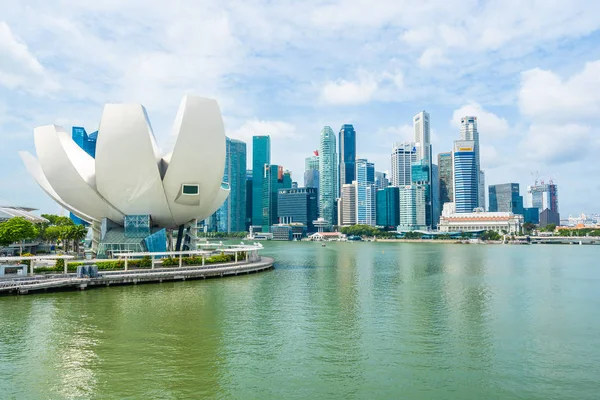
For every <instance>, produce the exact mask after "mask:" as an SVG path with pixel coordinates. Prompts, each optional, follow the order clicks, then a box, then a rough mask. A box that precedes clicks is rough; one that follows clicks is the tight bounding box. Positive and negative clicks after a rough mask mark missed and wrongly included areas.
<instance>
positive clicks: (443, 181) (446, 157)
mask: <svg viewBox="0 0 600 400" xmlns="http://www.w3.org/2000/svg"><path fill="white" fill-rule="evenodd" d="M438 167H439V171H440V178H439V182H440V183H439V184H440V196H439V198H440V207H443V206H444V203H452V202H453V201H454V173H453V169H452V153H451V152H448V153H440V154H438Z"/></svg>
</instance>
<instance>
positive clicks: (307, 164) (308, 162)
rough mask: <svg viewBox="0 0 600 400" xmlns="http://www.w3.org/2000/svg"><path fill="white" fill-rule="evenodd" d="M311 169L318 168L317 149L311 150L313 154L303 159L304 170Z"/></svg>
mask: <svg viewBox="0 0 600 400" xmlns="http://www.w3.org/2000/svg"><path fill="white" fill-rule="evenodd" d="M312 169H315V170H317V171H318V170H319V151H318V150H315V151H313V155H312V156H310V157H306V158H305V159H304V170H305V171H310V170H312Z"/></svg>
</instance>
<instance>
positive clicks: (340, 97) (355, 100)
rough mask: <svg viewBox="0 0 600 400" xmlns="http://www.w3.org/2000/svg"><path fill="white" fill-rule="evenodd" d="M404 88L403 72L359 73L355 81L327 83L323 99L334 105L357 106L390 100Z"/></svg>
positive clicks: (323, 89)
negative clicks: (373, 101)
mask: <svg viewBox="0 0 600 400" xmlns="http://www.w3.org/2000/svg"><path fill="white" fill-rule="evenodd" d="M403 86H404V76H403V75H402V73H401V72H399V71H395V72H388V71H383V72H381V73H378V74H375V73H371V72H367V71H363V70H361V71H358V72H357V74H356V79H355V80H346V79H338V80H336V81H330V82H327V83H325V85H324V86H323V88H322V90H321V99H322V100H323V101H324V102H325V103H329V104H334V105H356V104H363V103H368V102H369V101H371V100H390V99H392V98H393V97H394V95H395V94H397V93H398V92H399V90H400V89H402V87H403Z"/></svg>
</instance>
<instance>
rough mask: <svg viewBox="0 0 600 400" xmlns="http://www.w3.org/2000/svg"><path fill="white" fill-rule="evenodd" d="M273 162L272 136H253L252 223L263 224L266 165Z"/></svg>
mask: <svg viewBox="0 0 600 400" xmlns="http://www.w3.org/2000/svg"><path fill="white" fill-rule="evenodd" d="M269 164H271V138H270V137H269V136H254V137H253V138H252V225H262V224H263V180H264V177H265V168H266V167H265V166H268V165H269Z"/></svg>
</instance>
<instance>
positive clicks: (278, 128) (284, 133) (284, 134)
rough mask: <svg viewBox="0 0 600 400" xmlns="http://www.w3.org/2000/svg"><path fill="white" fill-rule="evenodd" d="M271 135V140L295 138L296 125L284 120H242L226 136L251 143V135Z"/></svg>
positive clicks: (296, 136) (296, 135)
mask: <svg viewBox="0 0 600 400" xmlns="http://www.w3.org/2000/svg"><path fill="white" fill-rule="evenodd" d="M262 135H268V136H271V141H273V140H284V139H286V140H287V139H297V138H298V133H297V132H296V127H295V126H294V125H292V124H290V123H288V122H284V121H261V120H258V119H253V120H248V121H246V122H244V124H243V125H242V126H240V127H239V128H238V129H235V130H233V131H230V132H229V133H228V134H227V136H229V137H231V138H234V139H239V140H243V141H244V142H246V143H252V136H262Z"/></svg>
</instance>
